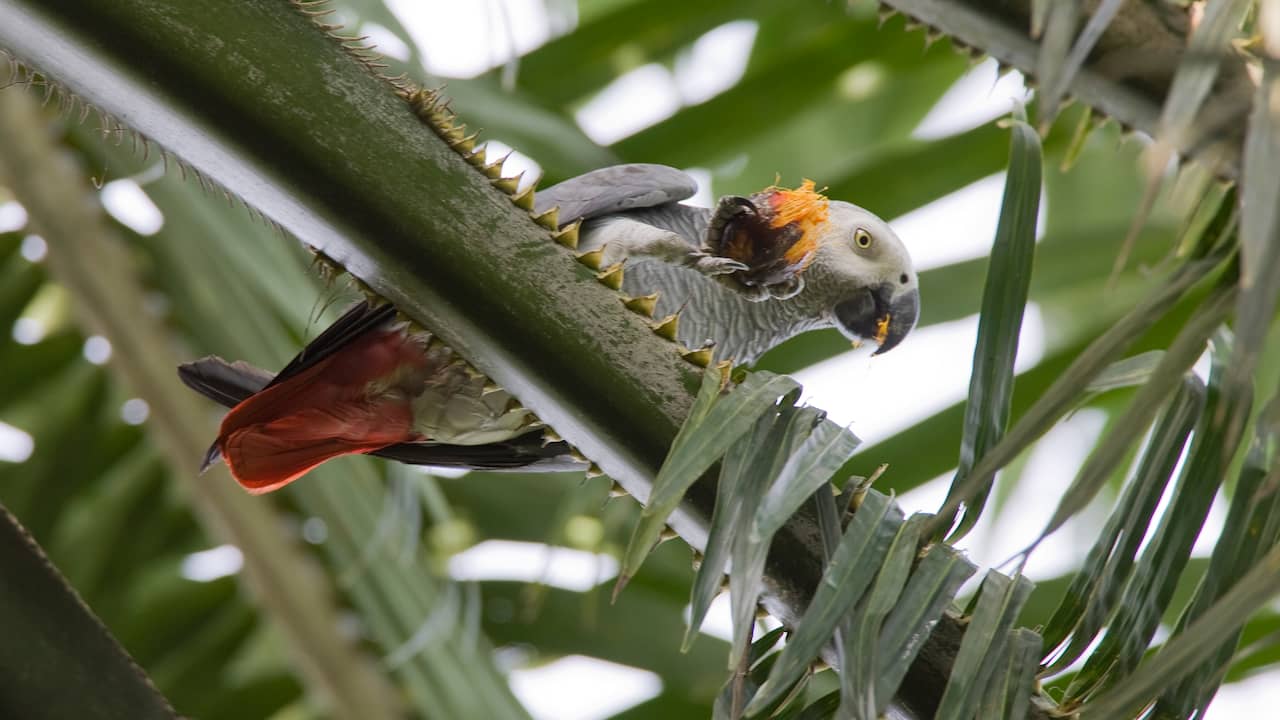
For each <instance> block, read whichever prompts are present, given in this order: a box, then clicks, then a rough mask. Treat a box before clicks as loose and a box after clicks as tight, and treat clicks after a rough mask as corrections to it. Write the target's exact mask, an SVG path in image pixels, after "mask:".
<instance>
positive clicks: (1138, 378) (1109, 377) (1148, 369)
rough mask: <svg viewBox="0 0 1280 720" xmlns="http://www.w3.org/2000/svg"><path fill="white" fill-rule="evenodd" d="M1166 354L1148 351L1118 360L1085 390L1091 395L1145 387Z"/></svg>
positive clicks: (1158, 351)
mask: <svg viewBox="0 0 1280 720" xmlns="http://www.w3.org/2000/svg"><path fill="white" fill-rule="evenodd" d="M1164 354H1165V353H1164V350H1148V351H1147V352H1144V353H1138V354H1137V355H1134V356H1133V357H1127V358H1125V359H1123V360H1117V361H1116V362H1113V363H1111V364H1110V365H1108V366H1107V369H1106V370H1103V371H1102V372H1100V373H1098V376H1097V377H1095V378H1094V379H1093V380H1091V381H1089V385H1088V386H1087V387H1086V388H1085V390H1086V391H1087V392H1089V393H1104V392H1109V391H1111V390H1119V389H1120V388H1126V387H1137V386H1140V385H1143V384H1144V383H1146V382H1147V381H1149V380H1150V379H1151V376H1152V375H1153V374H1154V373H1155V370H1156V368H1157V367H1158V366H1159V365H1160V361H1161V360H1162V359H1164Z"/></svg>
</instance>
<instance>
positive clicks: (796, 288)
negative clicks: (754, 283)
mask: <svg viewBox="0 0 1280 720" xmlns="http://www.w3.org/2000/svg"><path fill="white" fill-rule="evenodd" d="M764 289H765V290H767V291H768V293H769V297H771V298H773V299H774V300H787V299H789V298H793V297H795V296H796V295H799V294H800V291H801V290H804V277H802V276H799V275H793V276H792V277H789V278H787V279H786V280H783V281H782V282H780V283H775V284H773V285H766V286H765V288H764Z"/></svg>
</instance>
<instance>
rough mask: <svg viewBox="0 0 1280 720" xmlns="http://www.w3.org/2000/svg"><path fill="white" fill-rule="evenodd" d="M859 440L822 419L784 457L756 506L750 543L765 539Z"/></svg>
mask: <svg viewBox="0 0 1280 720" xmlns="http://www.w3.org/2000/svg"><path fill="white" fill-rule="evenodd" d="M859 443H860V441H859V440H858V438H857V437H856V436H854V434H853V433H852V432H849V430H848V429H846V428H842V427H840V426H839V425H836V424H835V423H833V422H831V421H830V420H826V419H823V420H821V421H819V422H818V424H817V425H816V426H815V427H814V428H813V431H812V433H811V434H810V435H809V437H807V438H805V440H804V442H803V443H802V444H801V445H800V447H798V448H796V450H795V452H794V453H793V454H792V455H791V457H790V458H788V459H787V463H786V464H785V465H783V466H782V470H781V472H779V473H778V476H777V477H776V478H774V479H773V482H772V484H771V485H770V486H769V490H768V492H766V493H765V496H764V498H763V499H761V501H760V507H758V508H757V509H756V513H755V518H754V520H753V521H752V523H751V540H752V542H756V543H760V542H768V541H769V540H770V539H772V538H773V536H774V534H775V533H777V532H778V530H780V529H781V528H782V526H783V524H785V523H786V521H787V520H788V519H790V517H791V516H792V515H794V514H795V512H796V511H797V510H799V509H800V506H801V505H803V504H804V502H805V501H806V500H808V499H809V497H810V496H812V495H813V493H814V492H815V491H816V490H817V489H818V488H819V487H821V486H822V484H823V483H825V482H828V481H829V480H830V479H831V476H832V475H833V474H834V473H835V471H836V470H839V469H840V468H841V467H842V466H843V465H844V464H845V463H846V462H848V460H849V458H851V457H853V452H854V450H856V449H857V448H858V444H859Z"/></svg>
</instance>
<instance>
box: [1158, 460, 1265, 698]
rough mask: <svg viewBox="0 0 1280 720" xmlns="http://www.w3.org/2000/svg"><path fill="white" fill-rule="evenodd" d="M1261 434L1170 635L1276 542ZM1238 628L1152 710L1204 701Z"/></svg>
mask: <svg viewBox="0 0 1280 720" xmlns="http://www.w3.org/2000/svg"><path fill="white" fill-rule="evenodd" d="M1265 443H1266V438H1255V440H1254V443H1253V445H1252V447H1251V448H1250V450H1249V454H1248V456H1247V458H1246V460H1245V464H1244V466H1243V467H1242V468H1241V470H1240V475H1239V480H1238V482H1237V483H1236V487H1235V490H1234V491H1233V492H1234V494H1233V495H1232V498H1231V509H1230V510H1229V511H1228V513H1227V520H1226V523H1224V524H1223V531H1222V535H1221V536H1220V537H1219V538H1218V542H1217V544H1216V545H1214V548H1213V556H1212V557H1211V559H1210V561H1209V569H1208V570H1207V571H1206V572H1205V574H1204V575H1203V576H1202V577H1201V579H1200V584H1199V586H1198V587H1197V588H1196V594H1195V597H1193V598H1192V600H1191V603H1190V604H1188V605H1187V607H1186V608H1185V609H1184V610H1183V612H1182V615H1181V616H1179V618H1178V624H1177V626H1176V627H1175V628H1174V635H1175V636H1177V635H1178V634H1179V633H1181V632H1182V631H1184V630H1185V629H1186V627H1187V626H1188V625H1190V624H1191V623H1192V622H1194V621H1195V620H1196V619H1197V618H1198V617H1200V616H1201V615H1202V614H1203V613H1204V612H1205V611H1206V610H1207V609H1208V608H1209V607H1210V606H1211V605H1212V604H1213V603H1214V601H1216V600H1218V599H1219V598H1221V597H1222V596H1223V595H1224V594H1226V592H1227V591H1228V590H1230V589H1231V588H1232V586H1234V585H1235V584H1236V582H1238V581H1239V580H1240V578H1242V577H1243V576H1244V575H1245V574H1246V573H1247V572H1248V571H1249V570H1250V569H1251V568H1252V567H1253V566H1254V565H1255V564H1256V563H1257V562H1258V560H1259V559H1260V558H1261V556H1262V555H1263V554H1265V553H1266V551H1267V550H1269V549H1271V548H1272V547H1274V546H1275V545H1276V540H1277V537H1278V536H1280V492H1277V489H1280V488H1278V487H1277V485H1276V478H1275V477H1274V476H1269V475H1270V473H1269V470H1270V468H1269V467H1268V465H1269V464H1270V463H1268V460H1267V458H1266V451H1265V450H1264V449H1263V447H1264V445H1265ZM1240 634H1241V633H1240V630H1239V629H1237V630H1235V631H1234V632H1228V633H1226V634H1225V635H1224V637H1223V639H1221V640H1220V642H1219V643H1218V651H1217V652H1216V653H1214V654H1213V655H1212V656H1210V657H1209V658H1207V659H1206V660H1205V661H1204V662H1203V663H1202V664H1201V666H1200V668H1198V669H1197V670H1195V671H1194V672H1192V673H1190V674H1188V675H1187V676H1186V677H1185V678H1184V679H1183V681H1182V682H1181V683H1179V684H1178V685H1177V686H1176V687H1174V688H1171V689H1169V690H1167V691H1165V693H1164V694H1163V695H1161V697H1160V700H1159V701H1158V702H1157V704H1156V709H1157V711H1158V712H1159V711H1164V712H1167V713H1170V714H1173V715H1182V716H1185V715H1188V714H1190V713H1191V711H1192V710H1194V709H1195V708H1197V707H1201V706H1204V705H1206V704H1207V703H1208V702H1209V700H1210V699H1211V698H1212V697H1213V694H1214V693H1215V692H1216V691H1217V689H1218V685H1220V684H1221V683H1222V679H1223V677H1224V676H1225V675H1226V674H1227V670H1228V667H1229V666H1230V665H1231V658H1232V655H1233V654H1234V653H1235V650H1236V645H1237V643H1238V642H1239V640H1240Z"/></svg>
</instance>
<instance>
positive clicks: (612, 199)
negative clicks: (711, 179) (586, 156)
mask: <svg viewBox="0 0 1280 720" xmlns="http://www.w3.org/2000/svg"><path fill="white" fill-rule="evenodd" d="M696 192H698V183H697V182H695V181H694V179H693V178H691V177H689V175H687V174H685V173H684V172H681V171H680V170H677V169H675V168H673V167H667V166H666V165H652V164H647V163H632V164H629V165H614V166H612V167H606V168H600V169H599V170H593V171H591V172H589V173H586V174H584V175H579V176H578V177H575V178H570V179H569V180H565V181H564V182H562V183H560V184H558V185H552V186H551V187H549V188H547V189H546V190H540V191H538V193H537V194H536V195H535V196H534V211H535V212H545V211H547V210H550V209H551V208H552V207H559V208H560V212H559V218H560V223H561V224H562V225H567V224H569V223H571V222H573V221H574V220H590V219H591V218H595V217H600V216H602V215H612V214H615V213H620V212H626V211H628V210H638V209H641V208H651V207H657V206H659V205H665V204H667V203H676V202H679V201H681V200H685V199H688V198H691V197H693V195H694V193H696Z"/></svg>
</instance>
